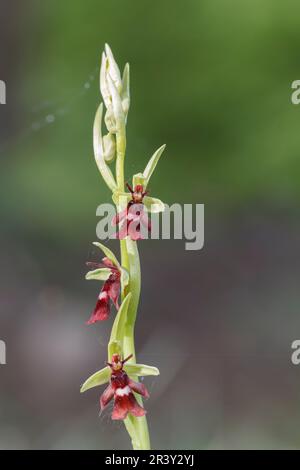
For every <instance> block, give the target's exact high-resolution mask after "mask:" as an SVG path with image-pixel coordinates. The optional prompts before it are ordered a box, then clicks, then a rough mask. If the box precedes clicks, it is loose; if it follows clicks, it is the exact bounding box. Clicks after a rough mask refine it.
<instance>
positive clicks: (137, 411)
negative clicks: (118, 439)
mask: <svg viewBox="0 0 300 470" xmlns="http://www.w3.org/2000/svg"><path fill="white" fill-rule="evenodd" d="M128 401H129V411H130V413H131V414H132V415H133V416H137V417H138V416H144V415H145V414H146V410H145V409H144V408H143V407H142V406H140V405H139V404H138V402H137V401H136V398H135V396H134V395H133V393H130V395H128Z"/></svg>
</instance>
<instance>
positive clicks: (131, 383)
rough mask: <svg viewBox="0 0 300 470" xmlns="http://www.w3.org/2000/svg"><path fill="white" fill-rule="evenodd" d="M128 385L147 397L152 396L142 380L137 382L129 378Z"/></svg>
mask: <svg viewBox="0 0 300 470" xmlns="http://www.w3.org/2000/svg"><path fill="white" fill-rule="evenodd" d="M128 385H129V387H130V388H131V390H133V391H134V392H136V393H139V394H140V395H142V396H143V397H145V398H149V396H150V395H149V392H148V390H147V389H146V387H145V385H144V384H141V383H140V382H135V381H134V380H131V379H129V382H128Z"/></svg>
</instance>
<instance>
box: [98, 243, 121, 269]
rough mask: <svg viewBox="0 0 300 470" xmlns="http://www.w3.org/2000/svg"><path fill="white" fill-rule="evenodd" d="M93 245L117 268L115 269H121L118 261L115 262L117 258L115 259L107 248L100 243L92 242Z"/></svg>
mask: <svg viewBox="0 0 300 470" xmlns="http://www.w3.org/2000/svg"><path fill="white" fill-rule="evenodd" d="M93 245H95V246H97V247H98V248H100V250H102V251H103V253H104V254H105V256H106V257H107V258H108V259H110V261H111V262H112V263H113V264H114V265H115V266H117V268H119V269H121V266H120V263H119V261H118V260H117V258H116V257H115V255H114V254H113V252H112V251H111V250H110V249H109V248H107V246H105V245H103V244H102V243H100V242H93Z"/></svg>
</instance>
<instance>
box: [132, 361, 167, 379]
mask: <svg viewBox="0 0 300 470" xmlns="http://www.w3.org/2000/svg"><path fill="white" fill-rule="evenodd" d="M124 368H125V371H126V372H127V374H129V375H137V376H139V377H146V376H147V375H159V370H158V369H157V367H153V366H146V365H145V364H131V363H128V364H125V365H124Z"/></svg>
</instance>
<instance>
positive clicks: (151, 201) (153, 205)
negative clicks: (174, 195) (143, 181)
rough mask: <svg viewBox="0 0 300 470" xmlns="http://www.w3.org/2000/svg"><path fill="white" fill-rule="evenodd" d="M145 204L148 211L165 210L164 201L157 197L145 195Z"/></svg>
mask: <svg viewBox="0 0 300 470" xmlns="http://www.w3.org/2000/svg"><path fill="white" fill-rule="evenodd" d="M143 204H144V205H145V207H146V209H147V211H148V212H153V213H157V212H163V211H164V210H165V205H164V203H163V202H162V201H161V200H160V199H157V198H156V197H150V196H145V197H144V199H143Z"/></svg>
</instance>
